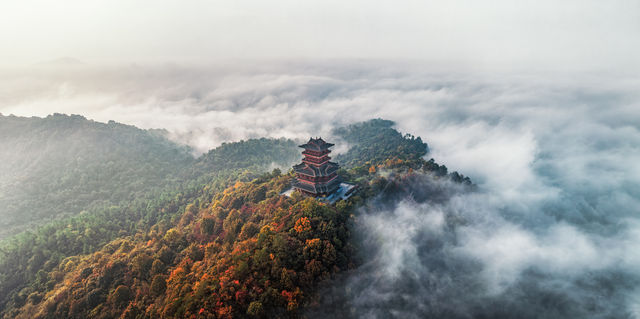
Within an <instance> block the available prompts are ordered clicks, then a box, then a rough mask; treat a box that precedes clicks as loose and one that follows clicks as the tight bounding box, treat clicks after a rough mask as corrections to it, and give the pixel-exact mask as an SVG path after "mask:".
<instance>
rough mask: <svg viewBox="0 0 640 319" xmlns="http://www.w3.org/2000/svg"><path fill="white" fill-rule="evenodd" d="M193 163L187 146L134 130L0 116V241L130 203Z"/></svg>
mask: <svg viewBox="0 0 640 319" xmlns="http://www.w3.org/2000/svg"><path fill="white" fill-rule="evenodd" d="M194 162H195V159H194V158H193V157H192V156H191V155H190V153H189V149H188V148H186V147H184V146H180V145H177V144H175V143H173V142H171V141H169V140H167V139H166V138H164V137H163V136H161V135H160V134H158V132H153V131H145V130H141V129H138V128H136V127H133V126H129V125H123V124H118V123H115V122H109V123H108V124H105V123H98V122H94V121H90V120H87V119H85V118H84V117H82V116H79V115H72V116H67V115H62V114H54V115H51V116H48V117H46V118H37V117H32V118H24V117H15V116H0V238H1V237H2V236H3V235H6V234H7V233H9V232H11V231H12V230H14V228H17V229H22V228H23V227H20V226H21V225H26V224H30V223H33V222H36V223H42V222H46V221H49V220H51V218H53V217H56V216H57V215H59V214H75V213H78V212H80V211H82V210H86V209H90V208H92V207H96V206H109V205H116V204H118V203H120V202H122V201H129V200H131V199H133V198H135V197H137V196H140V195H141V194H145V193H147V192H149V191H150V190H151V189H153V188H159V187H163V186H164V185H165V184H166V183H167V182H169V181H170V180H171V178H173V176H174V175H175V173H176V172H177V171H180V170H182V169H183V168H184V167H187V166H189V165H192V164H193V163H194Z"/></svg>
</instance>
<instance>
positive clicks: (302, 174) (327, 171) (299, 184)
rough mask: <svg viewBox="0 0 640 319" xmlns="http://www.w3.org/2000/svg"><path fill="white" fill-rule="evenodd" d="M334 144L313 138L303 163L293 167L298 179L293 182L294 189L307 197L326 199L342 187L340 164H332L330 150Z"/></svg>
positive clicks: (306, 150)
mask: <svg viewBox="0 0 640 319" xmlns="http://www.w3.org/2000/svg"><path fill="white" fill-rule="evenodd" d="M332 146H333V144H331V143H327V142H325V141H324V140H323V139H322V138H315V139H314V138H311V139H309V142H307V143H306V144H303V145H300V146H299V147H301V148H304V151H303V152H302V155H304V158H303V159H302V163H300V164H298V165H295V166H293V170H294V172H295V173H296V176H297V178H296V179H295V180H294V182H293V188H294V189H295V190H298V191H300V192H302V193H304V194H306V195H310V196H314V197H326V196H329V195H331V194H332V193H334V192H335V191H336V190H338V189H339V188H340V187H341V179H340V176H338V173H337V171H338V168H339V167H340V166H339V165H338V164H336V163H334V162H331V161H330V160H331V157H329V153H331V150H329V148H330V147H332Z"/></svg>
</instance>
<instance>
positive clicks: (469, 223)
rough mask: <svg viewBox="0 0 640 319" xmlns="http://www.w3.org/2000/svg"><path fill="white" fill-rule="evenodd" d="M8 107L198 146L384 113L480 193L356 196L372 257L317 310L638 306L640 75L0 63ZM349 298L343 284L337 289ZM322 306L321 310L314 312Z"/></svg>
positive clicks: (605, 311) (578, 311) (556, 313)
mask: <svg viewBox="0 0 640 319" xmlns="http://www.w3.org/2000/svg"><path fill="white" fill-rule="evenodd" d="M0 82H2V83H3V85H2V86H1V87H0V112H2V113H3V114H4V115H8V114H16V115H23V116H31V115H37V116H46V115H47V114H51V113H54V112H58V113H74V114H82V115H84V116H86V117H88V118H90V119H95V120H97V121H108V120H115V121H119V122H123V123H127V124H133V125H136V126H139V127H142V128H164V129H166V130H167V131H168V135H169V137H170V138H171V139H173V140H175V141H178V142H181V143H185V144H188V145H190V146H191V147H193V149H194V153H196V154H197V153H202V152H205V151H207V150H208V149H210V148H212V147H215V146H217V145H219V144H221V143H223V142H225V141H236V140H240V139H246V138H251V137H261V136H271V137H289V138H295V139H300V140H302V139H305V138H308V137H309V136H325V137H328V138H331V130H332V128H334V127H336V126H341V125H344V124H348V123H352V122H356V121H362V120H367V119H370V118H377V117H381V118H385V119H389V120H393V121H395V122H396V123H397V125H396V127H397V129H399V130H400V131H402V132H406V133H411V134H414V135H419V136H421V137H422V138H423V139H424V140H425V141H427V142H428V143H429V146H430V149H431V154H429V155H428V156H429V157H433V158H435V159H436V161H437V162H439V163H442V164H446V165H447V166H448V167H449V168H450V169H451V170H457V171H459V172H461V173H462V174H464V175H467V176H470V177H471V179H472V180H473V181H474V183H476V184H477V185H478V191H475V192H469V191H465V190H464V189H461V188H459V186H456V185H452V184H449V183H447V182H442V181H437V182H436V181H433V180H432V179H431V178H430V177H429V176H424V177H423V178H422V179H421V180H419V181H416V183H415V185H412V187H413V188H414V190H415V192H420V191H423V192H427V193H428V192H432V193H433V192H438V193H439V194H444V196H435V197H433V199H429V198H431V197H429V196H426V197H425V198H427V199H426V200H419V201H417V200H415V192H414V193H413V195H411V194H405V195H403V196H400V197H398V198H394V199H393V200H392V201H391V202H389V203H387V204H385V205H380V206H379V208H377V209H376V208H375V207H373V208H372V207H370V208H368V209H365V210H363V211H361V212H360V217H359V220H358V223H357V227H358V229H359V232H358V233H359V237H358V238H359V239H358V240H360V241H361V242H362V243H363V251H364V252H366V253H367V254H368V255H367V257H368V258H367V259H365V260H366V262H365V264H364V265H363V266H362V267H360V268H359V269H357V270H355V271H352V272H350V273H348V274H347V276H346V278H341V279H340V280H339V283H336V284H335V285H333V287H331V288H327V289H329V290H330V291H332V294H333V295H335V296H343V297H344V298H336V299H335V300H334V299H331V298H329V300H327V301H326V303H328V305H327V307H324V308H325V309H332V308H333V309H339V310H340V311H341V312H342V313H348V314H351V315H353V316H355V317H381V318H382V317H398V318H413V317H415V318H422V317H442V318H474V317H475V318H497V317H505V318H569V317H571V318H588V317H593V318H604V317H611V318H621V317H622V318H624V317H630V318H633V317H636V316H640V289H638V288H637V287H639V286H638V284H640V250H639V249H638V248H637V247H638V243H640V164H639V163H640V90H638V88H639V87H640V79H638V78H637V77H633V76H624V75H616V74H603V73H600V74H593V73H565V74H562V73H549V72H547V73H544V74H543V73H527V74H509V73H501V74H497V73H490V74H489V73H487V72H482V73H480V72H445V71H442V70H436V69H434V68H429V67H426V66H424V65H417V64H416V65H413V64H411V63H405V64H393V63H388V62H372V61H367V62H362V61H324V62H318V63H303V62H292V63H283V62H279V63H263V64H252V65H242V66H241V65H237V64H234V65H218V66H208V67H187V66H178V65H163V66H140V65H131V66H128V67H110V68H93V67H90V66H76V67H73V68H65V69H64V70H60V69H57V68H35V67H34V68H31V69H29V70H25V69H19V70H18V69H13V70H4V71H3V72H0ZM338 299H339V300H338ZM312 315H313V314H312Z"/></svg>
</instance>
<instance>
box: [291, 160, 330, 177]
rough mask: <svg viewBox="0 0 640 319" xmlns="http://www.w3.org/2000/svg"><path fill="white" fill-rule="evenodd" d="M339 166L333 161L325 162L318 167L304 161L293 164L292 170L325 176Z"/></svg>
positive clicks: (309, 174)
mask: <svg viewBox="0 0 640 319" xmlns="http://www.w3.org/2000/svg"><path fill="white" fill-rule="evenodd" d="M339 167H340V166H339V165H338V164H336V163H334V162H327V163H326V164H324V165H322V166H320V167H318V166H313V165H309V164H306V163H300V164H297V165H294V166H293V171H295V172H296V173H300V174H303V175H307V176H327V175H329V174H331V173H333V172H335V171H337V170H338V168H339Z"/></svg>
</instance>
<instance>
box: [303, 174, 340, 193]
mask: <svg viewBox="0 0 640 319" xmlns="http://www.w3.org/2000/svg"><path fill="white" fill-rule="evenodd" d="M340 182H341V179H340V176H338V177H336V178H334V179H332V180H331V181H330V182H329V183H327V184H324V183H316V184H310V183H304V182H300V181H298V180H294V181H293V187H294V188H298V189H301V190H304V191H307V192H309V193H314V194H321V193H331V192H333V191H335V190H336V189H338V187H339V186H340Z"/></svg>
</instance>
